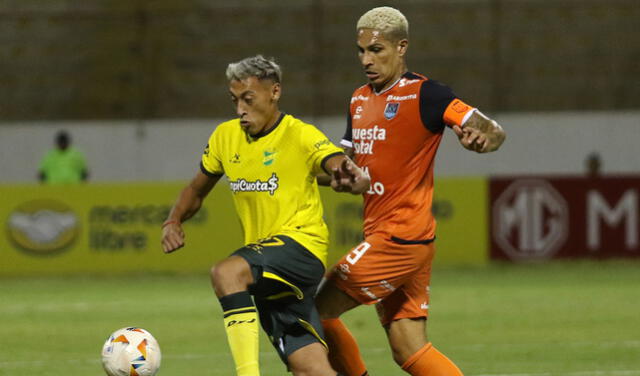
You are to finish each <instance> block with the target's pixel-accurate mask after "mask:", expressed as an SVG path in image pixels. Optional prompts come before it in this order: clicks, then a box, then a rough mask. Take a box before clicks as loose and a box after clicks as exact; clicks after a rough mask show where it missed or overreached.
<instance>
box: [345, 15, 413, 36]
mask: <svg viewBox="0 0 640 376" xmlns="http://www.w3.org/2000/svg"><path fill="white" fill-rule="evenodd" d="M360 29H375V30H379V31H381V32H382V34H383V35H384V36H385V37H386V38H387V39H389V40H392V41H399V40H401V39H407V38H409V22H408V21H407V18H406V17H405V16H404V14H402V13H401V12H400V11H399V10H397V9H395V8H391V7H378V8H373V9H371V10H370V11H368V12H367V13H365V14H363V15H362V17H360V19H359V20H358V24H357V26H356V30H360Z"/></svg>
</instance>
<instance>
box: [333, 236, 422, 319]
mask: <svg viewBox="0 0 640 376" xmlns="http://www.w3.org/2000/svg"><path fill="white" fill-rule="evenodd" d="M434 253H435V247H434V244H433V242H431V243H429V244H399V243H397V242H394V241H392V240H391V239H389V237H388V236H385V235H380V234H374V235H371V236H369V237H367V238H366V239H365V240H364V241H363V242H362V243H360V244H358V245H357V246H356V247H354V248H353V249H352V250H351V252H349V253H347V254H346V255H345V256H343V257H342V258H341V259H340V261H338V263H337V264H336V265H335V267H333V269H332V270H331V271H330V272H329V275H328V278H329V279H331V280H332V281H333V283H334V284H335V285H336V286H337V287H338V288H339V289H341V290H342V291H344V292H345V293H347V294H348V295H349V296H351V297H352V298H354V299H355V300H357V301H358V302H360V303H362V304H376V309H377V310H378V316H379V318H380V322H381V323H382V325H387V324H389V323H390V322H391V321H394V320H398V319H403V318H420V317H427V315H428V312H429V281H430V280H431V261H432V260H433V256H434Z"/></svg>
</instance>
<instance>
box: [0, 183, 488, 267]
mask: <svg viewBox="0 0 640 376" xmlns="http://www.w3.org/2000/svg"><path fill="white" fill-rule="evenodd" d="M183 184H184V183H176V184H166V183H148V184H126V183H121V184H90V185H77V186H42V185H11V186H0V227H2V231H1V232H0V276H21V275H30V276H33V275H65V274H122V273H130V272H136V271H140V272H149V271H151V272H193V271H201V272H206V271H207V270H208V269H209V268H210V266H211V265H212V264H213V263H215V262H216V261H219V260H221V259H222V258H224V257H226V256H227V255H229V254H230V253H231V252H233V251H234V250H236V249H237V248H239V247H241V246H242V230H241V227H240V221H239V220H238V217H237V216H236V214H235V209H234V205H233V201H232V197H231V192H230V191H229V189H228V187H227V186H226V184H224V183H223V182H221V184H219V185H218V186H217V187H216V188H215V189H214V190H213V192H211V194H210V195H209V197H208V198H207V200H205V202H204V204H203V207H202V209H201V210H200V212H199V213H198V214H197V215H196V216H195V217H194V218H192V219H190V220H189V221H187V222H186V223H185V225H184V230H185V233H186V246H185V247H184V249H181V250H178V251H176V252H174V253H173V254H170V255H165V254H163V252H162V250H161V247H160V234H161V229H160V226H161V224H162V222H163V221H164V219H165V218H166V217H167V214H168V212H169V210H170V209H171V206H172V205H173V203H174V201H175V199H176V198H177V195H178V193H179V192H180V190H181V189H182V187H183ZM321 194H322V197H323V202H324V207H325V220H326V221H327V224H328V225H329V230H330V233H331V245H330V253H329V264H332V263H333V262H335V261H336V260H337V259H338V258H339V257H340V256H341V255H342V254H344V253H346V252H347V251H349V250H350V249H351V247H353V246H354V245H356V244H357V243H358V242H359V241H360V239H361V238H362V218H361V216H362V198H361V197H360V196H353V195H349V194H343V193H341V194H339V193H335V192H333V191H331V190H330V189H328V188H321ZM487 210H488V209H487V184H486V181H485V179H447V180H440V181H438V182H437V183H436V197H435V202H434V212H435V213H436V218H437V219H438V232H437V233H438V240H437V243H436V244H437V249H438V256H437V257H436V260H437V261H436V263H437V264H461V263H473V264H478V263H484V262H486V260H487V241H488V240H487V239H488V237H487Z"/></svg>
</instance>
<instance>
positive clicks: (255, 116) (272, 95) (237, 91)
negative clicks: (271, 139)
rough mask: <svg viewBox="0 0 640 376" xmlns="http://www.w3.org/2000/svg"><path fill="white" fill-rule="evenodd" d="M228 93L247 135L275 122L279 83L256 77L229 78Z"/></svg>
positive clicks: (264, 128)
mask: <svg viewBox="0 0 640 376" xmlns="http://www.w3.org/2000/svg"><path fill="white" fill-rule="evenodd" d="M229 93H230V94H231V101H232V102H233V106H234V108H235V110H236V113H237V114H238V117H239V118H240V126H241V127H242V130H244V131H245V132H246V133H248V134H249V135H251V136H255V135H256V134H258V133H260V132H263V131H266V130H267V129H268V127H270V126H272V125H273V124H274V123H275V121H276V119H277V115H278V99H280V84H279V83H274V82H273V81H271V80H268V79H265V80H259V79H258V78H257V77H249V78H245V79H244V80H240V81H238V80H231V82H230V83H229Z"/></svg>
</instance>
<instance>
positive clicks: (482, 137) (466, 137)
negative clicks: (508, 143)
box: [452, 111, 506, 153]
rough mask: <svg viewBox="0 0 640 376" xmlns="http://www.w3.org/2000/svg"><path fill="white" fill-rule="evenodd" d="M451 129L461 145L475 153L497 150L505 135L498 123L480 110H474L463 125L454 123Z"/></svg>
mask: <svg viewBox="0 0 640 376" xmlns="http://www.w3.org/2000/svg"><path fill="white" fill-rule="evenodd" d="M452 129H453V131H454V132H455V134H456V136H458V140H459V141H460V145H462V147H464V148H465V149H468V150H472V151H475V152H477V153H488V152H491V151H495V150H498V148H499V147H500V145H502V143H503V142H504V139H505V137H506V135H505V133H504V130H503V129H502V127H501V126H500V124H498V123H497V122H496V121H495V120H491V119H489V118H488V117H486V116H484V114H482V113H481V112H480V111H475V112H474V113H473V114H472V115H471V116H470V117H469V119H467V121H466V122H465V123H464V126H462V127H461V126H459V125H454V126H453V127H452Z"/></svg>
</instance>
